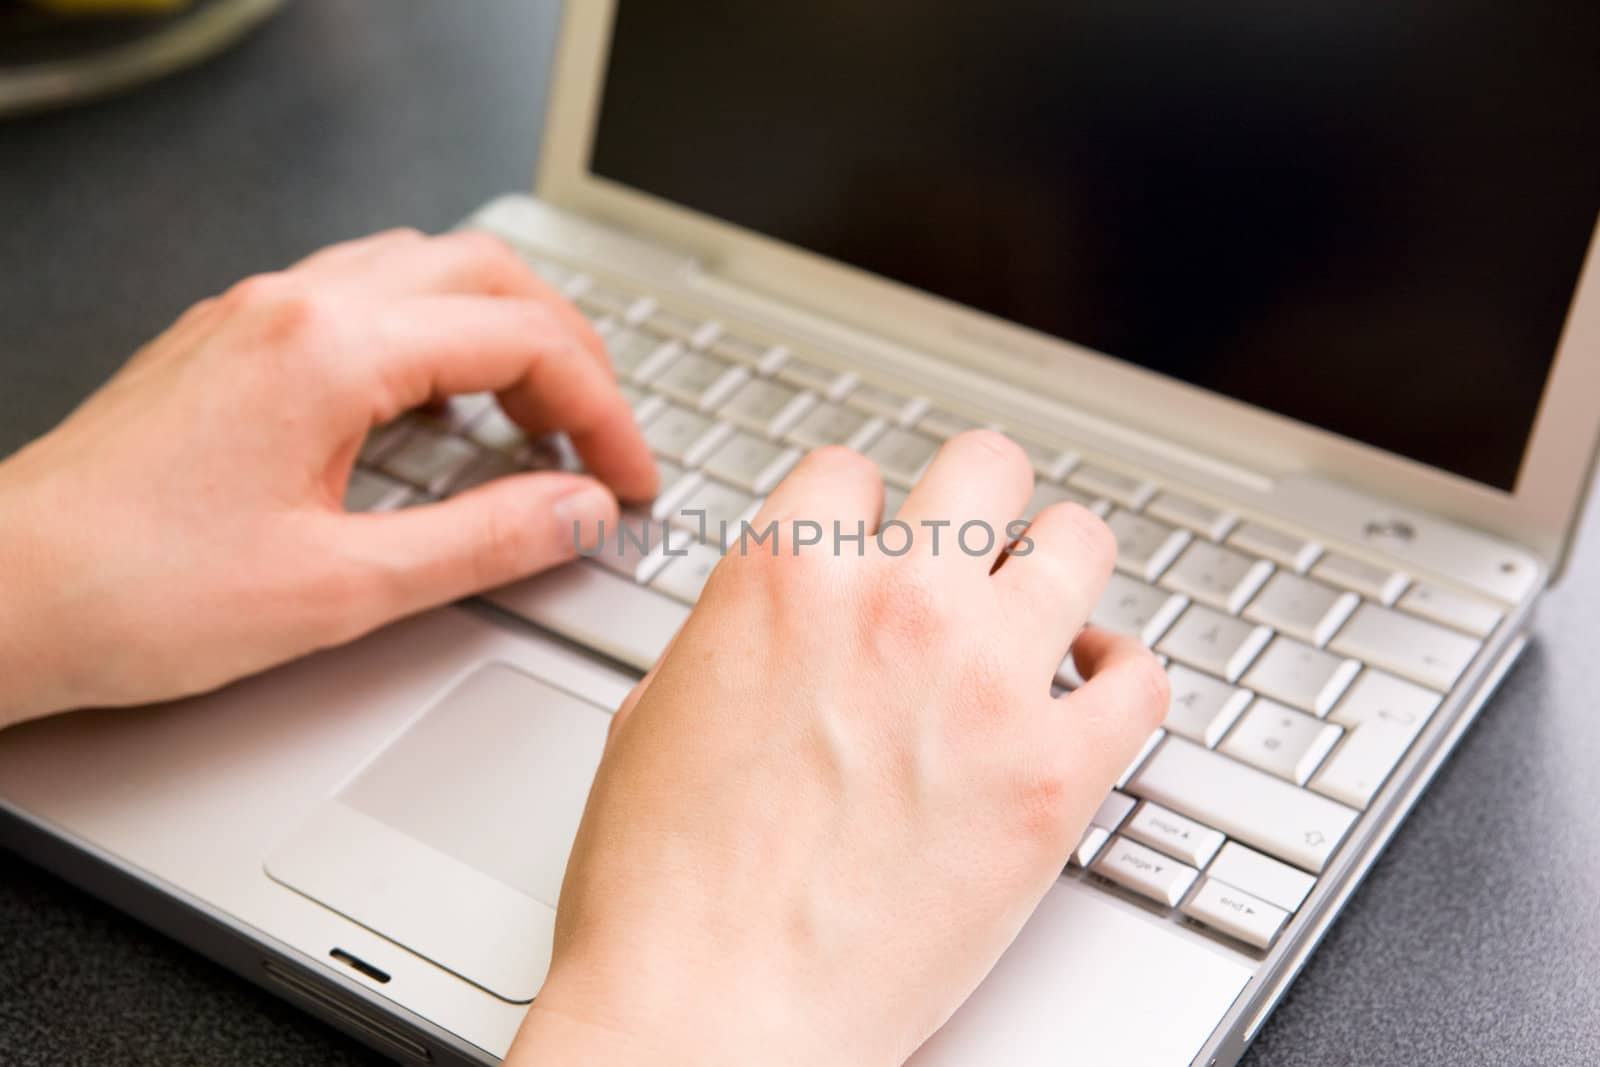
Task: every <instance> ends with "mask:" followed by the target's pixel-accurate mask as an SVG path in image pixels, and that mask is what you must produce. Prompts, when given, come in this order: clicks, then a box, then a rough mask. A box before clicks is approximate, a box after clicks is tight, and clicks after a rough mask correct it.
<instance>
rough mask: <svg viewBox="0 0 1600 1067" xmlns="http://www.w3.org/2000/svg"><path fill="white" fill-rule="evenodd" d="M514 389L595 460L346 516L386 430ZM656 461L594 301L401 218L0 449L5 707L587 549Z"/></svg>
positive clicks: (508, 400) (249, 286)
mask: <svg viewBox="0 0 1600 1067" xmlns="http://www.w3.org/2000/svg"><path fill="white" fill-rule="evenodd" d="M479 391H493V392H495V393H496V395H497V396H498V398H499V401H500V404H501V406H502V407H503V408H504V409H505V411H506V413H507V414H508V415H510V416H511V417H512V418H513V419H515V420H516V421H517V422H519V423H520V424H521V425H522V426H523V427H524V428H525V429H527V430H528V431H529V433H530V434H541V433H548V432H552V431H556V430H562V431H566V432H567V433H568V434H569V436H570V437H571V438H572V440H573V443H574V445H575V446H576V447H577V450H578V452H579V454H580V455H581V456H582V457H583V459H584V461H585V464H586V466H587V467H588V469H589V470H591V471H593V472H595V475H596V477H595V478H590V477H586V476H582V475H577V474H567V473H560V472H547V473H538V474H518V475H514V476H511V477H507V478H502V479H499V480H498V481H495V482H492V483H490V484H488V485H484V486H481V487H479V488H477V489H473V490H471V491H469V492H466V493H463V494H461V495H460V496H458V497H455V498H453V499H450V500H447V501H444V502H441V503H437V504H430V505H426V506H423V507H416V508H408V509H405V510H403V511H398V512H393V513H388V514H374V515H352V514H346V513H345V510H344V507H343V504H342V501H343V496H344V490H345V484H346V482H347V481H348V479H349V476H350V471H351V466H352V464H353V462H354V461H355V458H356V455H357V452H358V451H359V449H360V447H361V443H362V440H363V438H364V437H365V435H366V433H367V431H368V430H370V429H371V428H372V427H373V426H375V425H378V424H380V423H383V422H386V421H388V420H389V419H392V418H394V417H395V416H396V415H399V414H400V413H402V412H404V411H405V410H407V409H409V408H413V407H416V406H418V405H421V404H424V403H426V402H428V401H429V400H433V399H438V398H440V397H444V396H448V395H450V394H453V393H465V392H479ZM655 489H656V472H655V463H654V460H653V459H652V458H651V456H650V452H649V450H648V448H647V446H646V445H645V443H644V440H643V438H642V437H641V436H640V433H639V431H638V428H637V427H636V426H635V425H634V421H633V415H632V411H631V409H630V408H629V406H628V403H627V401H626V400H625V399H624V398H623V396H622V394H621V393H620V392H619V391H618V389H617V386H616V382H615V379H614V377H613V375H612V371H611V364H610V362H609V360H608V358H607V355H606V352H605V349H604V347H603V345H602V344H601V341H600V339H599V338H598V337H597V336H596V335H595V334H594V332H593V331H592V330H591V329H590V328H589V326H588V324H587V323H586V322H585V321H584V319H583V317H582V316H581V315H580V314H579V313H578V312H577V311H576V310H575V309H574V308H572V307H571V306H570V305H568V304H567V303H566V302H565V301H563V300H562V299H561V298H560V297H559V296H558V295H557V294H556V293H555V292H554V291H553V290H551V289H550V288H549V287H548V286H546V285H545V284H544V283H543V282H542V281H541V280H540V279H539V278H538V277H537V276H536V275H535V274H534V273H533V272H532V271H531V270H529V269H528V268H527V267H526V266H525V265H524V264H523V263H522V262H521V261H520V260H519V259H517V257H516V256H515V255H514V254H513V253H512V252H511V251H510V249H508V248H507V247H506V246H505V245H504V244H502V243H501V242H499V241H498V240H496V239H494V238H492V237H490V236H488V235H486V234H482V233H473V232H464V233H456V234H450V235H447V236H443V237H431V238H430V237H423V236H422V235H420V234H417V233H414V232H409V231H396V232H392V233H385V234H380V235H378V236H375V237H369V238H366V239H364V240H359V241H353V242H350V243H347V244H342V245H336V246H334V247H331V248H328V249H325V250H323V251H321V252H318V253H317V254H316V255H313V256H311V257H310V258H308V259H306V260H305V261H303V262H301V263H299V264H297V265H296V266H294V267H291V268H290V269H288V270H286V271H283V272H281V273H277V274H268V275H261V276H258V277H254V278H249V279H246V280H245V281H243V282H241V283H239V284H238V285H236V286H234V287H233V288H232V289H230V290H228V292H226V293H224V294H223V295H222V296H220V297H216V298H213V299H210V300H206V301H203V302H201V303H200V304H197V305H195V306H194V307H193V308H191V309H190V310H189V311H188V312H186V313H185V314H184V315H183V316H182V317H181V318H180V319H179V320H178V321H177V322H176V323H175V324H174V325H173V326H172V327H171V328H170V329H168V330H167V331H166V332H165V333H163V334H161V335H160V336H159V337H157V338H156V339H155V340H154V341H152V342H150V344H148V345H146V346H145V347H144V348H143V349H141V350H140V351H139V352H138V353H136V354H135V355H134V356H133V358H132V359H130V360H129V361H128V363H127V364H126V365H125V366H124V367H123V368H122V369H121V370H120V371H119V372H118V373H117V374H116V375H115V376H114V377H113V378H112V379H111V380H110V381H109V382H108V383H106V385H105V386H103V387H102V388H101V389H100V390H99V391H98V392H96V393H95V394H94V395H93V396H91V397H90V398H89V399H88V401H86V402H85V403H84V404H83V405H82V406H81V407H80V408H78V410H76V411H75V412H73V413H72V415H71V416H69V417H68V418H67V420H66V421H65V422H63V423H62V424H61V425H60V426H58V427H57V428H56V429H55V430H53V431H51V432H50V433H49V434H46V435H45V436H44V437H42V438H40V439H39V440H38V441H35V442H34V443H33V444H32V445H30V446H29V447H27V448H25V449H23V450H22V451H21V452H19V453H17V454H16V455H15V456H13V457H12V458H11V459H9V460H8V461H6V462H5V463H3V464H0V516H3V517H4V518H3V521H0V589H3V590H4V595H3V597H0V726H3V725H5V724H6V723H7V722H10V721H15V720H18V719H21V718H27V717H29V716H33V715H39V714H44V713H46V712H50V711H57V710H63V709H66V708H73V707H81V706H87V705H121V704H136V703H145V702H149V701H155V700H163V699H168V698H172V697H178V696H183V695H186V694H190V693H195V692H199V691H202V690H206V689H210V688H213V687H215V686H218V685H221V684H222V683H224V682H227V681H230V680H232V679H234V678H237V677H240V676H241V675H244V674H248V673H251V672H254V671H258V670H261V669H264V668H266V667H269V666H272V665H274V664H277V663H281V662H284V661H286V660H289V659H292V658H294V657H296V656H299V655H302V654H304V653H307V652H310V651H313V650H315V649H319V648H324V647H327V646H330V645H335V644H339V643H342V642H344V641H348V640H350V639H351V638H354V637H356V636H358V635H360V634H362V633H365V632H367V631H369V630H372V629H374V628H376V627H378V626H380V625H382V624H383V623H385V622H388V621H389V620H392V619H394V618H396V617H398V616H401V615H405V614H408V613H411V612H415V611H419V610H421V609H423V608H426V607H429V606H432V605H436V604H440V603H444V602H447V601H450V600H454V599H457V598H459V597H462V596H465V595H467V594H470V593H474V592H477V591H480V590H483V589H486V588H489V587H492V586H495V585H499V584H503V583H505V582H508V581H511V580H512V579H515V578H520V577H523V576H525V575H527V574H529V573H532V572H533V571H537V570H540V569H542V568H545V567H549V566H551V565H553V564H556V563H560V562H562V561H564V560H567V559H570V558H571V557H573V556H574V555H575V554H576V550H575V547H574V523H575V522H578V523H582V524H589V528H592V524H593V523H594V522H596V521H598V520H606V521H607V522H608V523H612V522H615V520H616V515H617V501H616V496H617V495H620V496H622V497H624V498H639V499H644V498H648V497H650V496H651V495H652V494H653V493H654V492H655Z"/></svg>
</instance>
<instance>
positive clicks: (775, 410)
mask: <svg viewBox="0 0 1600 1067" xmlns="http://www.w3.org/2000/svg"><path fill="white" fill-rule="evenodd" d="M815 402H816V396H815V395H814V394H812V393H803V392H801V391H800V390H798V389H791V388H790V387H789V386H787V385H780V384H779V383H777V382H769V381H765V380H760V379H758V380H755V381H748V382H745V383H744V384H743V385H741V386H740V387H739V388H737V389H735V390H734V391H733V395H732V396H730V397H729V398H728V399H727V401H726V402H725V403H724V404H723V405H722V407H721V409H719V411H718V414H720V415H721V416H722V417H723V418H725V419H728V420H729V421H730V422H733V423H736V424H738V425H739V426H742V427H744V428H745V429H746V430H749V431H751V432H752V433H759V434H765V435H766V436H768V437H777V436H779V435H780V434H782V433H783V432H784V431H786V430H787V429H788V428H789V427H790V426H792V425H794V422H795V420H796V419H798V418H799V417H800V416H801V415H803V414H804V413H805V412H806V410H807V409H808V408H810V407H811V405H812V404H814V403H815Z"/></svg>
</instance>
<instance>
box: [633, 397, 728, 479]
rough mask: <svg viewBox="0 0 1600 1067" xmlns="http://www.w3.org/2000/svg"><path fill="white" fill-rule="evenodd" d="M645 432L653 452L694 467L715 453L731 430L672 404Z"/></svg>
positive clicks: (651, 421) (724, 425)
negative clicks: (700, 460)
mask: <svg viewBox="0 0 1600 1067" xmlns="http://www.w3.org/2000/svg"><path fill="white" fill-rule="evenodd" d="M643 432H644V439H645V442H646V443H647V444H649V446H650V449H651V451H653V452H655V453H657V454H658V455H662V456H665V457H666V458H667V459H670V460H675V461H676V462H678V463H682V464H683V465H684V466H686V467H692V466H694V465H695V460H696V458H698V457H700V456H701V455H702V454H703V453H706V452H709V451H711V450H712V448H713V447H714V445H715V444H716V443H718V442H720V440H721V438H722V436H724V435H725V434H726V433H729V432H731V430H730V429H729V428H728V427H727V425H726V424H721V423H718V422H716V421H715V420H713V419H712V418H710V417H709V416H706V415H702V414H701V413H700V412H698V411H690V410H689V409H688V408H680V407H678V406H677V405H675V404H669V405H667V406H666V407H665V408H663V409H662V411H661V414H659V415H657V416H656V417H655V418H653V419H651V420H650V424H649V425H648V426H646V427H645V428H644V431H643ZM691 457H694V458H691Z"/></svg>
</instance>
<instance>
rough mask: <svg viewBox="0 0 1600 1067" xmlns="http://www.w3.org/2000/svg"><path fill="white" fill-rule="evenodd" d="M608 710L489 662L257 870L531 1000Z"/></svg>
mask: <svg viewBox="0 0 1600 1067" xmlns="http://www.w3.org/2000/svg"><path fill="white" fill-rule="evenodd" d="M610 718H611V716H610V713H609V712H607V711H606V710H605V709H603V708H601V707H599V706H598V705H595V704H592V703H590V702H588V701H586V700H583V699H581V698H579V697H576V696H573V695H572V694H570V693H568V692H566V691H564V690H562V689H558V688H556V687H555V686H554V685H552V684H550V683H548V682H545V681H542V680H540V679H538V678H535V677H533V676H532V675H530V674H527V673H525V672H523V671H521V670H519V669H517V668H514V667H511V666H508V665H506V664H503V663H490V664H485V665H484V666H482V667H479V668H478V669H477V670H475V671H474V672H473V673H472V674H470V675H468V676H467V677H466V678H464V679H463V680H462V681H461V682H460V683H458V684H457V685H456V686H454V687H453V688H452V689H450V690H449V691H448V692H447V693H445V695H444V696H442V697H440V698H439V699H438V700H437V701H436V702H435V703H434V704H433V705H432V706H430V707H429V708H428V709H427V710H426V711H425V712H424V713H423V714H422V715H421V716H420V717H419V718H417V719H416V720H415V721H414V722H413V723H412V724H411V725H410V726H409V727H408V728H407V729H406V730H405V731H404V732H403V733H402V734H400V736H399V737H397V738H396V739H395V740H394V741H393V742H391V743H390V744H389V745H388V746H387V747H386V748H384V749H383V750H382V751H381V752H380V753H378V755H377V756H376V757H375V758H374V759H373V760H372V762H371V763H369V764H368V765H367V766H366V767H365V768H363V769H362V770H361V771H360V773H358V774H357V775H356V776H355V778H353V779H352V780H351V781H350V782H349V783H348V784H347V785H346V786H345V787H344V788H343V789H342V790H340V791H339V793H338V794H336V795H335V796H334V798H333V799H332V800H330V801H328V802H327V803H325V804H324V805H322V807H320V808H319V809H318V810H317V811H316V812H315V813H314V814H313V816H312V817H311V818H310V819H308V820H307V822H306V824H305V825H304V826H302V827H300V828H299V829H298V830H297V831H295V833H294V835H293V836H292V837H291V838H290V839H289V840H288V841H287V842H286V843H285V844H284V845H283V846H282V847H280V848H279V849H278V850H277V851H276V852H274V853H273V855H272V856H271V858H269V859H268V861H267V873H268V874H269V875H271V876H272V877H273V878H274V879H276V880H277V881H279V882H282V883H283V884H284V885H287V886H289V887H290V888H292V889H295V890H296V891H298V892H301V893H304V894H305V895H306V896H309V897H311V898H312V899H313V900H317V901H319V902H320V903H322V904H325V905H326V906H328V907H330V908H332V909H334V910H335V911H337V912H340V913H341V914H343V915H345V916H346V917H347V918H350V919H352V920H354V921H355V922H358V923H360V924H361V925H363V926H365V927H367V928H368V929H370V930H372V931H374V932H376V933H378V934H381V935H383V936H384V937H387V938H389V939H390V940H391V941H394V942H396V943H397V944H400V945H403V946H404V947H406V948H408V949H410V950H411V951H413V952H415V953H417V954H418V955H421V956H424V957H426V958H428V959H430V960H432V961H434V962H435V963H437V964H439V965H440V966H442V967H444V968H446V969H448V970H450V971H453V972H455V973H456V974H458V975H460V976H461V977H462V978H465V979H466V980H467V981H469V982H472V983H473V984H474V985H478V986H481V987H482V988H484V989H486V990H488V991H489V992H491V993H494V994H495V995H496V996H499V997H501V998H503V999H505V1000H510V1001H515V1002H526V1001H529V1000H532V999H533V996H534V994H535V993H537V992H538V989H539V986H540V984H541V983H542V982H543V981H544V975H545V970H546V968H547V967H548V965H549V959H550V936H551V931H552V929H553V923H554V919H555V905H556V899H557V897H558V896H559V894H560V891H561V878H562V873H563V871H564V870H565V869H566V864H567V855H568V853H569V852H571V850H572V839H573V837H574V836H575V835H576V833H577V830H578V821H579V819H580V818H581V816H582V814H583V806H584V801H585V799H586V798H587V796H588V792H589V784H590V782H591V780H592V779H593V778H594V772H595V768H596V767H597V766H599V763H600V753H601V750H602V749H603V748H604V746H605V738H606V728H607V726H608V725H609V723H610Z"/></svg>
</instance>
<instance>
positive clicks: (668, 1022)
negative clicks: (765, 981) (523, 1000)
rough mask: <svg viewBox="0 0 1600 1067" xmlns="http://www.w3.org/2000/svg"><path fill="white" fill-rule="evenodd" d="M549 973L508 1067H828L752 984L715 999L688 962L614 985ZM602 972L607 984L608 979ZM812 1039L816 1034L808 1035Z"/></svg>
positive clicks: (580, 974) (591, 971)
mask: <svg viewBox="0 0 1600 1067" xmlns="http://www.w3.org/2000/svg"><path fill="white" fill-rule="evenodd" d="M570 964H571V961H567V966H565V967H564V968H558V970H559V971H560V974H561V977H560V978H556V977H555V976H554V975H552V977H551V978H550V979H547V980H546V982H545V986H544V988H543V989H541V990H540V991H539V995H538V997H537V998H536V999H535V1000H534V1002H533V1005H532V1007H530V1008H529V1010H528V1014H527V1017H526V1019H525V1020H524V1022H523V1024H522V1027H521V1029H520V1030H519V1031H518V1033H517V1039H516V1042H515V1043H514V1044H513V1046H512V1049H511V1053H510V1054H509V1055H508V1056H507V1057H506V1060H505V1062H506V1064H507V1065H509V1067H566V1065H569V1064H589V1063H604V1064H609V1065H616V1067H634V1065H640V1067H644V1065H648V1067H748V1065H750V1064H753V1063H760V1064H763V1065H768V1067H783V1065H787V1064H791V1063H793V1064H807V1065H810V1064H816V1063H834V1062H837V1061H836V1060H835V1059H832V1058H829V1057H827V1056H821V1057H819V1056H817V1055H814V1054H813V1051H814V1050H812V1049H809V1048H804V1047H802V1046H806V1045H808V1044H809V1042H807V1041H801V1040H797V1037H798V1035H796V1034H795V1033H794V1032H793V1030H792V1027H791V1026H790V1023H791V1022H792V1020H788V1019H781V1018H775V1017H774V1013H773V1012H772V1011H770V1010H763V1007H762V1002H763V999H764V998H763V997H762V995H761V993H762V990H763V989H764V988H765V987H764V986H763V985H762V984H761V983H759V982H754V983H741V984H740V992H739V993H738V994H737V995H734V994H728V993H714V992H712V989H713V987H714V983H712V982H710V981H706V980H703V979H704V975H703V974H701V977H700V978H697V977H696V973H695V970H694V967H693V966H692V964H690V963H689V961H687V960H684V961H683V966H682V968H681V969H677V968H674V969H670V972H669V971H663V970H660V969H657V968H653V967H652V966H651V965H650V964H649V963H648V962H641V963H640V965H639V972H640V973H639V974H637V975H633V976H632V977H631V978H629V979H617V977H616V975H615V973H614V972H611V971H609V970H608V969H606V968H584V969H582V970H581V971H580V970H577V969H574V968H573V967H572V966H571V965H570ZM608 975H610V977H609V978H608V977H607V976H608ZM808 1036H811V1037H814V1036H815V1035H808Z"/></svg>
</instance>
